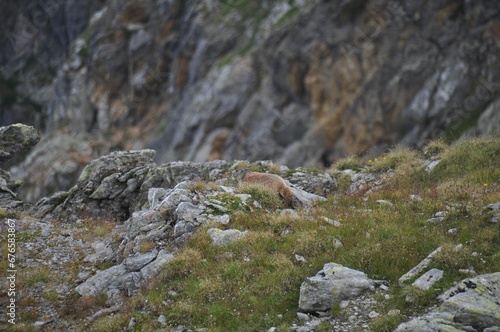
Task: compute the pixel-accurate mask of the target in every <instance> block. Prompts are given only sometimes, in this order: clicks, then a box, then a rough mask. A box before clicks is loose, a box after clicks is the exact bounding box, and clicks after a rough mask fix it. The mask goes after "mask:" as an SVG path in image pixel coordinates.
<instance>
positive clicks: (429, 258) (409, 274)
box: [398, 247, 441, 286]
mask: <svg viewBox="0 0 500 332" xmlns="http://www.w3.org/2000/svg"><path fill="white" fill-rule="evenodd" d="M440 252H441V247H439V248H437V249H436V250H434V251H433V252H431V253H430V254H429V255H428V256H427V257H426V258H425V259H423V260H422V261H421V262H420V263H418V265H417V266H415V267H414V268H413V269H411V270H410V271H408V272H407V273H405V274H404V275H403V276H402V277H401V278H399V281H398V283H399V285H400V286H403V284H404V283H405V282H406V281H408V280H410V279H413V278H415V277H416V276H418V275H419V274H420V272H422V271H423V270H424V269H425V268H427V267H428V266H429V265H430V264H431V262H432V257H434V256H436V255H437V254H439V253H440Z"/></svg>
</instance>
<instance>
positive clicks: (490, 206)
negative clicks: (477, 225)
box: [486, 202, 500, 210]
mask: <svg viewBox="0 0 500 332" xmlns="http://www.w3.org/2000/svg"><path fill="white" fill-rule="evenodd" d="M486 209H489V210H500V202H496V203H491V204H488V205H486Z"/></svg>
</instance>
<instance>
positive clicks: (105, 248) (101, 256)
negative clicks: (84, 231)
mask: <svg viewBox="0 0 500 332" xmlns="http://www.w3.org/2000/svg"><path fill="white" fill-rule="evenodd" d="M92 248H93V249H94V250H95V252H94V253H93V254H90V255H87V256H86V257H85V258H84V259H83V261H84V262H90V263H93V264H95V263H97V262H104V261H109V260H111V259H112V258H113V257H114V252H113V248H111V246H110V245H109V244H107V243H105V242H102V241H97V242H94V243H92Z"/></svg>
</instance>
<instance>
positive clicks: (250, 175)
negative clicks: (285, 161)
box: [233, 168, 300, 208]
mask: <svg viewBox="0 0 500 332" xmlns="http://www.w3.org/2000/svg"><path fill="white" fill-rule="evenodd" d="M233 175H234V177H235V178H236V179H237V180H238V183H240V184H241V183H247V184H257V185H262V186H264V187H266V188H269V189H271V190H273V191H275V192H277V193H278V194H279V196H280V197H281V199H282V200H283V202H284V203H285V206H286V207H288V208H296V207H297V206H299V203H300V201H299V200H298V199H297V197H296V196H295V195H294V194H293V192H292V190H291V189H290V187H289V186H287V185H286V183H285V181H284V180H283V179H282V178H281V176H279V175H276V174H268V173H257V172H251V171H250V170H249V169H248V168H241V169H237V170H236V171H234V173H233Z"/></svg>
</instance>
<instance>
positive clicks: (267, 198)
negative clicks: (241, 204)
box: [240, 184, 284, 210]
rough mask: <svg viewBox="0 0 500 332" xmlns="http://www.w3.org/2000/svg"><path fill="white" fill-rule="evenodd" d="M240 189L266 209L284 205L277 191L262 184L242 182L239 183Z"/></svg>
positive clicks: (280, 207)
mask: <svg viewBox="0 0 500 332" xmlns="http://www.w3.org/2000/svg"><path fill="white" fill-rule="evenodd" d="M240 191H241V192H242V193H246V194H250V195H251V196H252V198H253V199H254V200H256V201H257V202H258V203H259V204H260V206H262V207H263V208H264V209H266V210H276V209H282V208H283V207H284V203H283V200H282V199H281V198H280V197H279V195H278V193H277V192H275V191H273V190H271V189H269V188H268V187H265V186H263V185H258V184H242V185H240Z"/></svg>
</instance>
